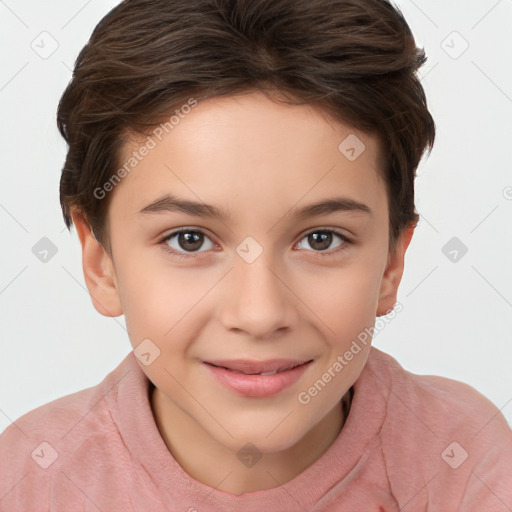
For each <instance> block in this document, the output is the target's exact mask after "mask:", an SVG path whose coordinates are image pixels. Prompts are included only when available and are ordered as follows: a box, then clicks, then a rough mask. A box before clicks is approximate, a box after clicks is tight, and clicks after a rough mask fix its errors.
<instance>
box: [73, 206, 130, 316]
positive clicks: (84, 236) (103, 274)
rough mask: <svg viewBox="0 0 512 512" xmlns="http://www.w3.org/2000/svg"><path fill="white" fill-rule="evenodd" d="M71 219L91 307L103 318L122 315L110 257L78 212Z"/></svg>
mask: <svg viewBox="0 0 512 512" xmlns="http://www.w3.org/2000/svg"><path fill="white" fill-rule="evenodd" d="M72 219H73V223H74V225H75V228H76V232H77V234H78V237H79V239H80V244H81V245H82V268H83V271H84V278H85V284H86V285H87V289H88V290H89V294H90V295H91V300H92V304H93V306H94V307H95V309H96V311H98V313H100V314H102V315H104V316H109V317H114V316H119V315H122V314H123V310H122V307H121V301H120V299H119V294H118V291H117V282H116V275H115V271H114V265H113V262H112V259H111V257H110V256H109V255H108V254H107V252H106V251H105V249H104V248H103V246H102V245H101V244H100V243H99V242H98V241H97V240H96V238H95V237H94V235H93V234H92V231H91V228H90V226H89V223H88V222H87V220H86V219H85V218H84V216H83V215H82V214H81V213H80V212H79V211H78V210H75V211H74V212H73V213H72Z"/></svg>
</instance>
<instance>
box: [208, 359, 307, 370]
mask: <svg viewBox="0 0 512 512" xmlns="http://www.w3.org/2000/svg"><path fill="white" fill-rule="evenodd" d="M307 361H308V359H267V360H266V361H251V360H249V359H215V360H213V361H205V363H209V364H212V365H214V366H223V367H224V368H228V369H229V370H237V371H239V372H242V373H262V372H273V371H276V370H277V371H282V370H286V369H289V368H292V367H293V366H298V365H300V364H303V363H306V362H307Z"/></svg>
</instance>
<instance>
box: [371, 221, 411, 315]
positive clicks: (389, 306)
mask: <svg viewBox="0 0 512 512" xmlns="http://www.w3.org/2000/svg"><path fill="white" fill-rule="evenodd" d="M415 227H416V226H415V225H411V226H410V227H408V228H406V229H405V230H404V231H402V233H401V234H400V236H399V237H398V240H397V243H396V249H395V251H394V252H393V253H392V254H390V255H389V259H388V264H387V267H386V270H385V272H384V275H383V277H382V282H381V286H380V293H379V303H378V306H377V316H383V315H387V314H388V313H390V312H391V311H392V310H393V308H394V307H395V304H396V300H397V298H396V297H397V292H398V286H399V285H400V281H401V280H402V275H403V272H404V258H405V252H406V251H407V247H409V244H410V243H411V239H412V235H413V233H414V228H415Z"/></svg>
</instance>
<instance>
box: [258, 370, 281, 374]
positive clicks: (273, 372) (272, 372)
mask: <svg viewBox="0 0 512 512" xmlns="http://www.w3.org/2000/svg"><path fill="white" fill-rule="evenodd" d="M276 373H277V370H273V371H271V372H261V373H260V375H274V374H276Z"/></svg>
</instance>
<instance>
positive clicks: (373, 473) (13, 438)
mask: <svg viewBox="0 0 512 512" xmlns="http://www.w3.org/2000/svg"><path fill="white" fill-rule="evenodd" d="M150 385H152V384H151V383H150V381H149V380H148V379H147V377H146V376H145V374H144V373H143V371H142V369H141V367H140V366H139V362H138V360H137V359H136V357H135V356H134V354H133V352H130V353H129V354H128V355H127V356H126V358H125V359H124V360H123V361H122V362H121V363H120V364H119V366H118V367H117V368H116V369H114V370H113V371H112V372H111V373H109V374H108V375H107V376H106V377H105V379H104V380H103V381H102V382H101V383H100V384H98V385H97V386H94V387H91V388H88V389H84V390H82V391H79V392H77V393H73V394H71V395H68V396H64V397H62V398H59V399H57V400H54V401H53V402H50V403H48V404H46V405H43V406H41V407H38V408H37V409H34V410H33V411H30V412H29V413H27V414H25V415H23V416H22V417H21V418H19V419H18V420H17V421H16V423H15V424H14V423H13V424H11V425H10V426H9V427H8V428H7V429H6V430H5V431H4V432H3V433H2V435H1V436H0V511H1V512H15V511H30V512H38V511H47V512H48V511H52V512H57V511H73V512H81V511H83V512H85V511H87V512H93V511H94V512H98V511H102V512H111V511H123V512H129V511H138V512H142V511H147V512H160V511H180V512H181V511H182V512H210V511H215V512H230V511H233V512H235V511H237V512H238V511H244V512H272V511H276V512H288V511H289V512H292V511H293V512H302V511H314V512H321V511H325V512H327V511H329V512H345V511H346V512H349V511H350V512H383V511H384V512H398V511H399V510H400V511H403V512H414V511H429V512H434V511H436V512H451V511H453V512H455V511H459V512H467V511H478V512H498V511H499V512H510V511H512V431H511V430H510V427H509V426H508V424H507V422H506V420H505V418H504V417H503V415H502V414H501V413H500V412H499V411H498V409H497V408H496V407H495V406H494V405H493V404H492V403H491V402H490V401H489V400H487V399H486V398H485V397H483V396H482V395H481V394H479V393H478V392H477V391H475V390H474V389H473V388H471V387H470V386H468V385H466V384H462V383H460V382H456V381H453V380H449V379H445V378H442V377H434V376H419V375H415V374H412V373H409V372H407V371H405V370H404V369H403V368H402V367H401V366H400V365H399V364H398V363H397V362H396V361H395V360H394V359H393V358H392V357H390V356H388V355H386V354H384V353H383V352H381V351H379V350H377V349H376V348H372V349H371V352H370V355H369V357H368V362H367V364H366V366H365V367H364V369H363V372H362V373H361V375H360V377H359V379H358V380H357V382H356V383H355V385H354V391H355V393H354V398H353V402H352V408H351V411H350V414H349V417H348V419H347V422H346V424H345V426H344V428H343V429H342V431H341V432H340V434H339V436H338V437H337V439H336V440H335V442H334V443H333V444H332V445H331V447H330V448H329V449H328V450H327V451H326V452H325V453H324V454H323V455H322V456H321V457H320V458H319V459H318V460H317V461H316V462H315V463H314V464H313V465H311V466H310V467H309V468H308V469H306V470H305V471H304V472H303V473H301V474H300V475H298V476H297V477H296V478H294V479H293V480H291V481H290V482H287V483H285V484H284V485H283V486H282V487H277V488H275V489H269V490H263V491H256V492H249V493H246V494H243V495H241V496H235V495H231V494H228V493H226V492H222V491H218V490H216V489H213V488H211V487H208V486H206V485H204V484H202V483H200V482H198V481H196V480H194V479H193V478H192V477H190V476H189V475H188V474H187V473H185V471H183V469H182V468H181V467H180V466H179V464H178V463H177V462H176V461H175V459H174V458H173V456H172V455H171V453H170V452H169V451H168V449H167V447H166V445H165V444H164V441H163V440H162V438H161V436H160V433H159V431H158V429H157V426H156V424H155V421H154V418H153V415H152V412H151V406H150V402H149V390H150V387H149V386H150Z"/></svg>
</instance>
